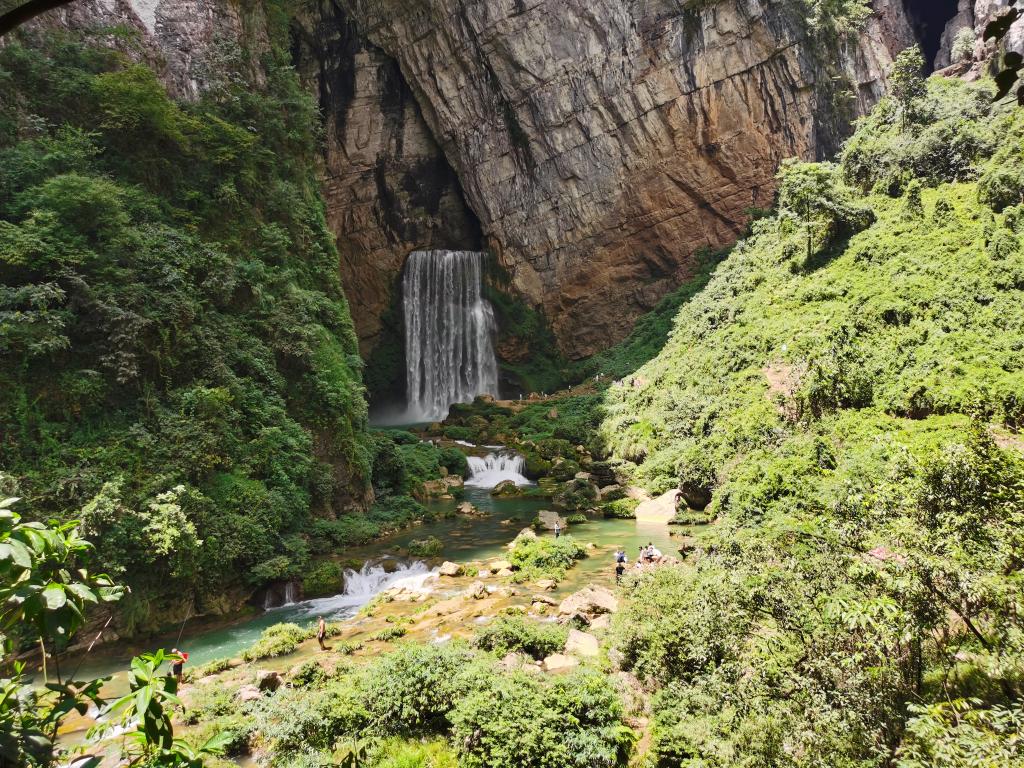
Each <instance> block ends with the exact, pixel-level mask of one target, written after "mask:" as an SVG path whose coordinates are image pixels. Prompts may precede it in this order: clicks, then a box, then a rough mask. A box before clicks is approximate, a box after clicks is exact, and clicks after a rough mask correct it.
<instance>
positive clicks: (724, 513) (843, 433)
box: [600, 62, 1024, 768]
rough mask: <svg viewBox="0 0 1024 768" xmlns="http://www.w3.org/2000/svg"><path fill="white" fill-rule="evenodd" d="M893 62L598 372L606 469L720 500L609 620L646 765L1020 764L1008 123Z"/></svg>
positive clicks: (902, 767)
mask: <svg viewBox="0 0 1024 768" xmlns="http://www.w3.org/2000/svg"><path fill="white" fill-rule="evenodd" d="M911 64H912V62H911ZM911 64H907V65H906V67H905V68H906V69H907V73H906V75H907V77H908V78H909V79H908V82H907V83H906V88H905V91H903V92H902V93H903V95H904V96H905V98H903V97H901V98H903V101H902V103H896V102H894V101H890V100H884V101H883V102H882V103H881V104H880V105H879V107H878V109H877V110H876V111H875V112H874V114H872V115H871V116H870V117H869V118H866V119H865V120H864V121H862V123H861V124H860V125H859V127H858V130H857V133H856V135H855V136H854V137H853V138H852V139H851V140H850V141H849V142H848V144H847V145H846V148H845V150H844V152H843V154H842V157H841V162H840V163H839V164H838V165H829V164H814V165H811V164H798V163H793V164H789V165H787V166H786V167H785V168H784V169H783V171H782V173H781V176H780V182H781V184H780V193H779V210H778V211H777V213H776V214H775V215H774V216H772V217H769V218H763V219H761V220H759V221H757V222H755V223H754V225H753V226H752V231H751V236H750V237H749V238H747V239H746V240H745V241H742V242H740V243H738V244H737V246H736V247H735V249H734V250H733V252H732V253H731V255H730V256H729V257H728V258H727V259H726V260H725V261H724V262H723V263H722V264H721V265H719V267H718V268H717V269H716V271H715V274H714V276H713V277H712V278H711V280H710V281H709V283H708V285H707V287H706V288H704V290H702V291H701V292H700V293H699V294H698V295H696V296H694V297H693V298H692V299H691V300H690V301H688V302H687V303H685V304H683V305H682V306H681V308H680V311H679V313H678V315H677V316H676V319H675V327H674V329H673V331H672V333H671V334H670V336H669V339H668V342H667V344H666V345H665V347H664V349H663V350H662V351H661V353H660V354H659V355H658V356H657V357H655V358H654V359H652V360H651V361H650V362H649V363H647V364H646V365H644V366H642V367H641V368H640V369H639V370H638V371H637V372H636V379H637V381H638V382H639V384H638V385H634V386H612V387H610V388H609V389H608V390H607V392H606V396H605V402H604V404H603V408H604V421H603V423H602V425H601V427H600V434H601V438H602V440H603V441H604V442H605V444H606V445H607V446H608V448H609V450H610V451H611V452H612V455H613V458H614V459H616V460H619V461H621V462H622V464H620V468H621V469H623V470H624V471H626V472H628V473H630V474H631V475H632V477H633V478H634V479H635V480H636V481H639V482H641V483H643V484H645V485H646V486H648V488H649V489H650V490H652V491H656V492H657V491H662V490H666V489H669V488H673V487H678V488H680V489H681V490H682V491H683V494H684V496H685V497H686V498H687V499H688V500H691V499H692V500H693V503H694V505H695V506H697V507H703V506H704V504H705V503H706V502H707V501H708V500H710V505H709V506H708V509H707V514H708V515H709V516H716V517H717V523H716V525H715V526H714V527H713V528H711V529H710V530H709V531H708V532H706V533H704V534H703V536H704V538H705V544H706V545H707V548H706V552H705V554H704V555H703V556H701V557H700V558H699V559H698V560H697V561H696V562H695V564H694V565H691V566H685V567H682V568H673V569H660V570H658V571H655V572H654V573H652V574H648V575H644V576H641V577H638V578H635V579H631V580H630V581H629V586H628V590H629V594H628V599H627V601H626V608H625V610H624V611H623V612H621V613H620V614H619V615H618V616H617V617H616V619H615V626H614V635H615V638H616V644H617V647H618V648H619V650H620V651H621V652H622V653H623V656H624V666H625V667H626V668H627V669H629V670H631V671H633V672H634V673H635V674H637V675H638V676H640V677H641V678H642V679H645V680H647V681H649V683H650V684H651V685H652V686H654V688H655V689H656V690H657V694H656V696H655V698H654V701H653V712H654V717H653V725H654V728H653V741H652V746H651V749H652V754H651V764H652V765H656V766H673V767H674V766H694V765H698V764H699V765H723V766H724V765H747V764H749V765H787V766H812V765H823V764H827V765H829V766H834V767H836V768H843V767H844V766H849V767H851V768H852V767H853V766H865V765H894V766H898V768H911V767H913V768H917V767H918V766H924V765H950V766H957V767H962V768H967V767H968V766H970V767H972V768H973V766H983V765H984V766H987V765H1007V766H1009V765H1012V764H1014V763H1015V762H1019V760H1020V759H1021V755H1022V745H1021V742H1020V740H1019V738H1018V737H1017V735H1015V734H1016V730H1015V729H1018V728H1019V722H1020V720H1019V717H1020V708H1019V702H1020V700H1021V697H1022V695H1024V644H1022V641H1021V638H1024V624H1022V623H1021V620H1020V615H1021V614H1020V612H1019V610H1018V609H1017V607H1016V606H1018V605H1019V602H1020V588H1019V584H1018V580H1019V579H1018V576H1017V572H1018V570H1019V567H1018V566H1019V560H1020V556H1021V542H1020V538H1019V535H1018V533H1017V531H1019V529H1020V526H1021V524H1022V523H1024V504H1022V502H1021V500H1022V499H1024V458H1022V456H1021V449H1020V439H1019V437H1017V435H1016V430H1018V429H1019V428H1020V426H1021V424H1022V419H1024V413H1022V411H1021V402H1024V359H1022V358H1021V356H1020V350H1021V349H1024V252H1022V248H1021V242H1020V238H1019V235H1020V231H1019V221H1020V217H1019V216H1018V214H1017V210H1018V209H1017V207H1016V206H1017V205H1019V203H1020V202H1021V200H1022V199H1024V198H1022V197H1021V195H1022V193H1024V177H1021V176H1020V174H1019V171H1018V168H1019V167H1020V164H1019V163H1018V162H1015V161H1016V160H1017V159H1018V158H1020V157H1022V156H1024V122H1022V113H1021V111H1020V110H1013V111H1008V110H1006V111H1004V110H1001V109H994V108H993V107H992V102H991V97H990V91H989V90H988V88H987V86H978V85H967V84H965V83H962V82H958V81H949V80H938V79H936V80H933V81H931V82H930V83H929V84H928V88H927V89H924V88H923V87H922V84H921V83H920V82H919V81H916V82H915V81H914V79H913V78H914V73H913V69H914V67H913V66H911ZM1001 446H1002V447H1001Z"/></svg>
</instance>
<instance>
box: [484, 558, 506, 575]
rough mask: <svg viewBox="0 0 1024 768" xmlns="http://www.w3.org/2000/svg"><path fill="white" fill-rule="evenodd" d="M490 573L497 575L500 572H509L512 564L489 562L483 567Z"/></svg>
mask: <svg viewBox="0 0 1024 768" xmlns="http://www.w3.org/2000/svg"><path fill="white" fill-rule="evenodd" d="M484 567H485V568H487V569H488V570H490V571H491V573H499V572H500V571H511V570H512V563H510V562H509V561H508V560H491V561H490V562H489V563H487V564H486V565H485V566H484Z"/></svg>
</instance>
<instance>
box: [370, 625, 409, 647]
mask: <svg viewBox="0 0 1024 768" xmlns="http://www.w3.org/2000/svg"><path fill="white" fill-rule="evenodd" d="M408 632H409V630H408V629H407V628H406V627H404V626H403V625H401V624H398V625H396V626H392V627H384V629H382V630H381V631H380V632H376V633H374V634H372V635H370V639H371V640H376V641H377V642H381V643H390V642H391V641H392V640H398V639H399V638H402V637H405V635H406V634H407V633H408Z"/></svg>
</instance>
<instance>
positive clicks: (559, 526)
mask: <svg viewBox="0 0 1024 768" xmlns="http://www.w3.org/2000/svg"><path fill="white" fill-rule="evenodd" d="M561 535H562V524H561V523H560V522H558V521H557V520H555V538H556V539H557V538H558V537H559V536H561Z"/></svg>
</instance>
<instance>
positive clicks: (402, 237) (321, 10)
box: [292, 0, 481, 352]
mask: <svg viewBox="0 0 1024 768" xmlns="http://www.w3.org/2000/svg"><path fill="white" fill-rule="evenodd" d="M292 54H293V57H294V59H295V61H296V64H297V66H298V68H299V71H300V73H301V74H302V75H303V77H304V79H305V80H306V81H307V82H308V83H309V84H310V86H311V87H312V88H313V89H314V92H315V93H316V94H317V95H318V98H319V101H320V107H321V111H322V113H323V115H324V119H325V126H324V128H325V130H324V138H325V141H324V150H325V156H324V161H325V162H324V197H325V202H326V204H327V218H328V223H329V225H330V227H331V229H332V231H333V232H334V233H335V234H336V235H337V238H338V239H337V244H338V251H339V254H340V256H341V273H342V281H343V284H344V285H345V289H346V293H347V295H348V298H349V302H350V306H351V309H352V315H353V319H354V320H355V324H356V331H357V333H358V334H359V338H360V342H361V346H362V348H363V351H364V352H366V351H368V350H369V349H370V348H371V347H372V346H374V344H375V343H376V342H377V340H378V337H379V335H380V334H381V331H382V316H384V315H385V313H386V312H387V310H388V309H389V307H390V306H391V305H392V299H393V296H394V293H395V291H397V290H398V285H399V283H400V275H401V271H402V267H403V265H404V262H405V258H406V256H407V255H408V254H409V252H410V251H413V250H417V249H431V248H448V249H464V250H476V249H478V248H479V247H480V242H481V237H480V229H479V225H478V223H477V221H476V218H475V217H474V215H473V214H472V212H471V211H470V210H469V209H468V207H467V206H466V204H465V202H464V200H463V198H462V191H461V189H460V187H459V182H458V179H457V177H456V176H455V173H454V172H453V171H452V169H451V167H450V166H449V165H448V161H447V160H446V159H445V156H444V154H443V152H442V151H441V148H440V147H439V146H438V144H437V143H436V142H435V141H434V138H433V136H432V134H431V132H430V130H429V129H428V128H427V125H426V123H425V122H424V120H423V116H422V114H421V113H420V108H419V105H418V104H417V102H416V100H415V98H413V94H412V92H411V91H410V90H409V87H408V86H407V85H406V82H405V80H404V78H403V77H402V74H401V72H400V71H399V68H398V64H397V62H396V61H395V60H394V59H393V58H391V57H390V56H388V55H387V54H385V53H384V52H383V51H382V50H380V49H379V48H377V47H376V46H374V45H373V44H372V43H370V42H368V41H367V40H366V39H365V38H364V37H362V36H360V34H359V32H358V30H357V29H356V26H355V24H354V22H353V21H352V19H350V18H349V16H348V15H347V14H346V12H345V11H344V10H343V9H342V8H341V7H339V5H338V4H337V3H335V2H332V1H331V0H320V2H319V3H317V4H314V5H313V6H312V7H311V10H309V11H307V12H306V14H305V15H304V16H303V17H302V18H300V19H298V20H297V22H296V23H295V24H294V25H293V47H292ZM396 330H397V329H394V328H391V329H387V331H390V332H395V331H396ZM387 331H386V332H387Z"/></svg>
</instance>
